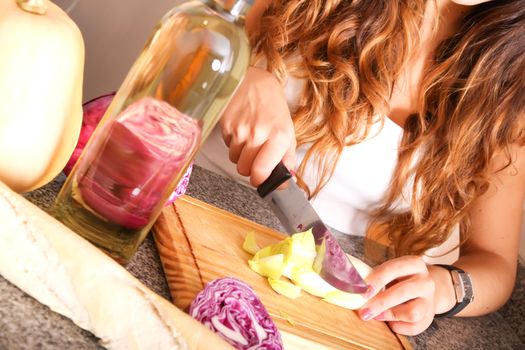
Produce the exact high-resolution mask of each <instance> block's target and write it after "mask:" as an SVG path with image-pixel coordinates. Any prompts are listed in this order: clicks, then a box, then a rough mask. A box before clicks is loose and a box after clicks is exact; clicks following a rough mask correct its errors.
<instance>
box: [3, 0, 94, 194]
mask: <svg viewBox="0 0 525 350" xmlns="http://www.w3.org/2000/svg"><path fill="white" fill-rule="evenodd" d="M83 73H84V41H83V39H82V35H81V33H80V30H79V29H78V27H77V26H76V24H75V23H74V22H73V21H72V20H71V19H70V18H69V17H68V15H67V14H66V13H65V12H64V11H62V10H61V9H60V8H59V7H58V6H56V5H55V4H53V3H52V2H51V1H49V0H0V181H3V182H4V183H6V184H7V185H8V186H9V187H11V188H12V189H13V190H14V191H16V192H26V191H30V190H33V189H35V188H38V187H41V186H43V185H45V184H46V183H48V182H50V181H51V180H52V179H53V178H54V177H55V176H56V175H58V173H59V172H60V171H61V170H62V169H63V168H64V165H65V164H66V163H67V161H68V159H69V157H70V156H71V154H72V152H73V150H74V148H75V145H76V143H77V140H78V136H79V133H80V127H81V123H82V80H83Z"/></svg>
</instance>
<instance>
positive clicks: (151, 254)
mask: <svg viewBox="0 0 525 350" xmlns="http://www.w3.org/2000/svg"><path fill="white" fill-rule="evenodd" d="M63 181H64V177H63V176H59V177H58V178H57V179H55V180H54V181H53V182H52V183H50V184H48V185H47V186H45V187H44V188H41V189H39V190H37V191H33V192H31V193H29V194H26V198H28V199H29V200H31V201H32V202H34V203H36V204H37V205H38V206H40V207H41V208H43V209H45V210H49V209H50V207H51V205H52V202H53V199H54V197H55V196H56V194H57V192H58V189H59V188H60V186H61V185H62V183H63ZM187 194H188V195H190V196H192V197H194V198H197V199H200V200H202V201H205V202H208V203H210V204H212V205H215V206H217V207H219V208H222V209H225V210H228V211H230V212H233V213H234V214H237V215H240V216H243V217H246V218H247V219H250V220H252V221H255V222H258V223H260V224H263V225H266V226H269V227H272V228H274V229H278V230H281V229H282V227H281V225H280V223H279V222H278V220H277V219H276V218H275V216H274V215H273V214H272V212H271V211H270V209H269V208H268V206H267V205H266V203H265V202H264V201H262V200H261V199H260V198H259V197H258V196H257V194H256V193H255V191H253V190H251V189H249V188H247V187H244V186H242V185H239V184H237V183H235V182H233V181H231V180H229V179H226V178H223V177H221V176H218V175H215V174H213V173H210V172H209V171H207V170H204V169H201V168H199V167H195V168H194V171H193V174H192V177H191V181H190V186H189V188H188V191H187ZM337 236H338V238H339V239H340V240H341V241H342V244H343V248H344V249H346V250H347V251H348V252H350V253H352V254H354V255H356V256H358V257H362V255H363V248H362V247H363V241H362V239H361V238H359V237H355V236H347V235H340V234H338V235H337ZM127 269H128V270H129V271H130V272H131V273H132V274H133V275H134V276H136V277H137V278H138V279H140V280H141V281H142V282H143V283H144V284H146V285H147V286H148V287H149V288H151V289H152V290H154V291H155V292H157V293H158V294H160V295H161V296H164V297H165V298H167V299H169V298H170V296H169V290H168V286H167V284H166V280H165V278H164V275H163V272H162V267H161V264H160V260H159V258H158V254H157V250H156V248H155V244H154V242H153V239H152V237H151V235H150V236H149V237H148V238H147V239H146V240H145V242H144V244H143V245H142V246H141V247H140V249H139V251H138V252H137V254H136V255H135V256H134V258H133V259H132V261H131V262H130V264H129V265H128V266H127ZM524 292H525V267H524V265H523V264H520V267H519V271H518V278H517V283H516V288H515V290H514V293H513V295H512V297H511V299H510V301H509V302H508V303H507V304H506V305H505V306H504V307H503V308H502V309H501V310H499V311H498V312H495V313H493V314H491V315H488V316H483V317H473V318H451V319H439V320H436V321H435V322H434V323H433V324H432V326H431V327H430V328H429V329H428V330H427V331H426V332H424V333H423V334H421V335H419V336H416V337H411V338H410V340H411V342H412V343H413V344H414V347H415V348H416V349H432V350H434V349H447V350H454V349H491V350H493V349H525V293H524ZM342 326H343V327H344V325H342ZM17 349H76V350H83V349H102V348H101V347H100V346H99V345H98V343H97V339H96V338H95V337H94V336H93V335H91V334H89V333H88V332H85V331H83V330H82V329H80V328H78V327H77V326H75V325H74V324H73V323H72V322H71V321H69V320H68V319H67V318H65V317H62V316H60V315H58V314H56V313H54V312H51V311H50V310H49V309H48V308H47V307H46V306H43V305H41V304H40V303H38V302H37V301H35V300H34V299H32V298H31V297H29V296H27V295H26V294H24V293H23V292H22V291H20V290H19V289H18V288H17V287H15V286H13V285H12V284H10V283H9V282H7V281H6V280H5V279H4V278H2V277H1V276H0V350H17Z"/></svg>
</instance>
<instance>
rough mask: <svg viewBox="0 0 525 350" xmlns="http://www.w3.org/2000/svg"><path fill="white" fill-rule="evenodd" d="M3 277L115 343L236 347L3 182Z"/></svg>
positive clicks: (0, 245) (0, 252)
mask: <svg viewBox="0 0 525 350" xmlns="http://www.w3.org/2000/svg"><path fill="white" fill-rule="evenodd" d="M0 275H2V276H3V277H4V278H6V279H7V280H8V281H10V282H11V283H13V284H14V285H16V286H18V287H19V288H20V289H21V290H23V291H24V292H25V293H27V294H29V295H30V296H32V297H33V298H35V299H37V300H38V301H39V302H41V303H42V304H45V305H47V306H48V307H49V308H50V309H51V310H53V311H55V312H57V313H59V314H62V315H64V316H66V317H68V318H69V319H71V320H72V321H73V322H74V323H75V324H77V325H78V326H79V327H81V328H83V329H85V330H88V331H90V332H91V333H93V334H94V335H95V336H97V337H98V338H99V339H100V343H101V345H102V346H104V347H106V348H108V349H116V350H120V349H125V350H128V349H147V350H153V349H203V350H204V349H206V350H207V349H230V348H231V347H230V346H229V344H227V343H226V342H225V341H224V340H222V339H221V338H220V337H219V336H217V335H216V334H214V333H213V332H212V331H210V330H208V329H207V328H206V327H205V326H203V325H202V324H200V323H199V322H198V321H196V320H194V319H193V318H191V317H190V316H189V315H187V314H185V313H184V312H183V311H182V310H180V309H178V308H177V307H175V306H174V305H173V304H171V303H170V302H169V301H167V300H166V299H164V298H162V297H160V296H159V295H157V294H156V293H154V292H152V291H151V290H150V289H148V288H147V287H146V286H144V285H143V284H142V283H141V282H140V281H138V280H137V279H136V278H135V277H133V276H132V275H131V274H130V273H129V272H128V271H126V269H124V268H123V267H122V266H120V265H119V264H118V263H116V262H115V261H114V260H112V259H111V258H110V257H108V256H107V255H106V254H104V253H103V252H102V251H100V250H99V249H98V248H96V247H95V246H93V245H92V244H91V243H89V242H88V241H86V240H84V239H83V238H82V237H80V236H79V235H77V234H75V233H74V232H72V231H71V230H70V229H69V228H67V227H66V226H64V225H62V224H61V223H60V222H58V221H57V220H55V219H54V218H53V217H51V216H49V215H48V214H47V213H45V212H44V211H42V210H41V209H39V208H38V207H36V206H35V205H33V204H32V203H30V202H29V201H27V200H26V199H25V198H23V197H22V196H20V195H18V194H16V193H14V192H13V191H12V190H10V189H9V188H8V187H7V186H6V185H4V184H3V183H1V182H0Z"/></svg>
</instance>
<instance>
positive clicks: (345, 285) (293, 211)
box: [257, 162, 368, 293]
mask: <svg viewBox="0 0 525 350" xmlns="http://www.w3.org/2000/svg"><path fill="white" fill-rule="evenodd" d="M285 182H287V184H286V187H285V188H283V189H278V187H279V186H281V185H282V184H283V183H285ZM257 192H258V194H259V195H260V196H261V197H262V198H264V199H265V200H267V201H268V202H269V203H270V207H271V208H272V210H273V211H274V213H275V215H276V216H277V218H278V219H279V221H281V223H282V224H283V226H284V228H285V229H286V231H287V233H288V234H289V235H292V234H294V233H297V232H303V231H306V230H309V229H312V233H313V236H314V239H315V244H316V245H318V246H320V247H321V249H318V253H317V256H316V258H315V262H314V269H315V270H316V272H317V273H319V275H320V276H321V277H322V278H323V279H324V280H325V281H326V282H328V283H329V284H330V285H332V286H333V287H335V288H337V289H340V290H342V291H345V292H349V293H365V292H367V291H368V285H367V284H366V282H365V281H364V279H363V278H362V277H361V275H360V274H359V272H358V271H357V269H356V268H355V267H354V265H353V264H352V262H351V261H350V259H349V258H348V256H347V255H346V254H345V252H344V251H343V249H342V248H341V246H340V245H339V242H338V241H337V239H336V238H335V237H334V235H333V233H332V232H330V229H329V228H328V227H327V226H326V225H325V224H324V223H323V221H322V220H321V218H320V217H319V215H318V214H317V213H316V211H315V210H314V208H313V207H312V205H311V204H310V202H309V201H308V199H307V198H306V196H305V193H304V192H303V191H302V190H301V189H300V188H299V186H297V184H296V183H295V181H294V180H293V179H292V174H291V173H290V172H289V171H288V169H287V168H286V166H285V165H284V164H283V163H282V162H281V163H279V164H278V165H277V166H276V167H275V168H274V169H273V171H272V173H271V175H270V176H269V177H268V179H266V181H265V182H263V183H262V184H261V185H260V186H259V187H257Z"/></svg>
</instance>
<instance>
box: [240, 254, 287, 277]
mask: <svg viewBox="0 0 525 350" xmlns="http://www.w3.org/2000/svg"><path fill="white" fill-rule="evenodd" d="M248 265H249V266H250V268H251V269H252V270H253V271H255V272H257V273H258V274H259V275H261V276H264V277H270V278H273V279H278V278H279V277H281V275H282V274H283V271H284V255H283V254H276V255H271V256H267V257H265V258H262V259H258V260H250V261H248Z"/></svg>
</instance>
